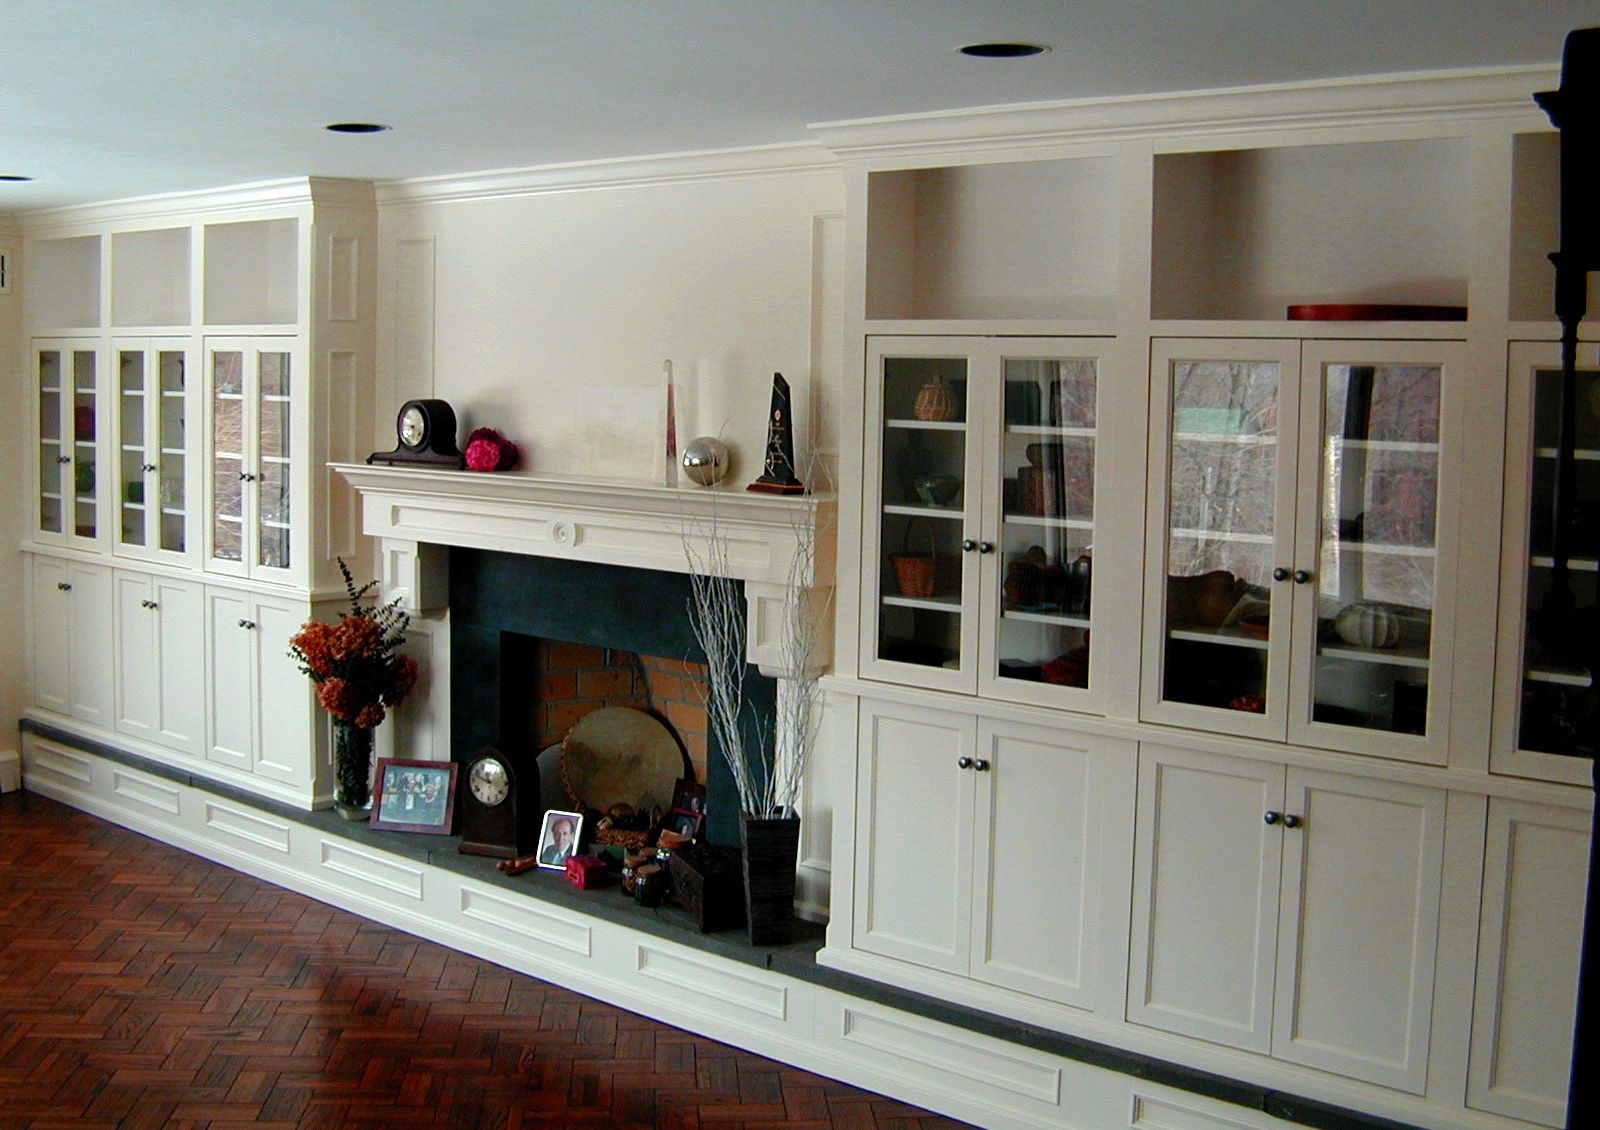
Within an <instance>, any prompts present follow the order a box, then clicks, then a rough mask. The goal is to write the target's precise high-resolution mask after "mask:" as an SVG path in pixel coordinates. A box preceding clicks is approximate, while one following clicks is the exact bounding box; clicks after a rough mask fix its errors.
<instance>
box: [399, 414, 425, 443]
mask: <svg viewBox="0 0 1600 1130" xmlns="http://www.w3.org/2000/svg"><path fill="white" fill-rule="evenodd" d="M427 423H428V421H427V418H426V417H425V416H424V415H423V414H422V407H421V406H420V405H417V404H410V405H407V406H406V409H405V411H403V412H401V413H400V442H401V443H403V444H405V445H406V446H407V447H420V446H421V445H422V437H423V435H424V434H426V432H427Z"/></svg>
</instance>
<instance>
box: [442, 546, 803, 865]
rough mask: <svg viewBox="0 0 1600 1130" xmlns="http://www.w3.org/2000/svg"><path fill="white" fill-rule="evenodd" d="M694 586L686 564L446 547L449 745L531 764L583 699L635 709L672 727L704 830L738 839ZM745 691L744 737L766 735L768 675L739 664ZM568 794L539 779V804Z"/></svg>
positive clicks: (456, 754) (723, 839) (773, 690)
mask: <svg viewBox="0 0 1600 1130" xmlns="http://www.w3.org/2000/svg"><path fill="white" fill-rule="evenodd" d="M689 596H690V589H689V578H688V576H687V574H682V573H668V572H663V571H660V570H653V569H636V568H630V567H626V566H620V565H605V564H598V563H593V562H579V561H570V560H565V559H560V558H548V557H532V556H524V555H521V554H510V553H497V552H492V551H488V550H475V549H460V548H452V549H451V551H450V717H451V722H450V748H451V757H452V758H453V759H454V760H455V761H457V762H458V763H463V764H464V763H465V762H467V761H469V760H471V758H472V757H473V756H475V755H476V754H477V752H478V751H479V750H481V749H482V748H483V747H484V746H487V745H493V746H495V747H496V748H498V749H500V750H501V751H502V752H503V753H506V754H507V755H509V756H513V757H517V758H519V759H521V758H526V759H528V763H529V764H533V763H534V762H533V759H535V758H538V756H539V754H540V753H541V752H542V751H543V750H545V749H547V748H549V747H550V746H551V745H554V744H556V743H559V742H560V740H561V738H562V737H564V736H565V734H566V732H567V731H568V730H570V729H571V727H572V725H573V724H574V723H575V722H576V721H577V720H578V719H579V718H581V717H582V716H583V715H585V714H587V713H589V712H590V711H592V710H594V709H598V708H600V707H602V706H631V707H635V708H638V709H642V710H645V711H646V712H647V713H651V714H653V715H655V716H656V717H657V718H659V719H660V720H662V721H663V722H664V723H665V724H666V725H667V726H668V727H669V729H671V730H672V732H673V733H674V734H675V736H676V737H677V739H678V741H679V743H680V745H681V747H682V749H683V751H684V753H685V754H686V755H687V756H688V759H689V762H690V764H691V765H692V766H693V767H694V769H695V775H696V778H697V779H698V780H699V781H700V782H701V783H703V784H705V786H706V794H707V795H706V822H707V836H708V838H709V839H710V840H711V841H712V842H714V843H722V844H736V843H738V842H739V824H738V814H739V799H738V793H737V790H736V789H735V787H734V784H733V775H732V773H731V772H730V771H729V770H728V767H727V764H726V762H725V759H724V758H723V756H722V753H721V750H720V749H719V748H718V743H717V739H716V738H715V736H714V735H711V734H710V733H709V732H708V729H709V727H708V726H707V723H706V712H705V706H704V699H703V696H702V694H701V690H700V684H701V683H703V680H704V678H705V654H704V652H703V651H701V649H700V647H699V644H698V643H697V642H696V641H695V638H694V632H693V629H692V627H691V625H690V622H689V612H688V602H689ZM745 698H746V704H747V712H746V713H747V717H746V718H745V719H744V733H743V734H742V735H741V737H742V740H743V744H744V746H745V748H746V749H754V748H759V747H760V744H761V743H762V742H765V743H766V744H767V745H769V746H770V742H771V736H770V731H771V727H772V725H773V719H774V718H775V716H776V706H777V682H776V680H774V679H771V678H769V677H767V676H765V675H762V674H761V673H760V672H759V671H758V670H756V669H755V668H753V667H752V668H749V669H747V671H746V675H745ZM541 768H543V765H542V763H541ZM541 777H542V778H544V777H545V774H543V773H541ZM566 803H567V800H566V796H565V793H564V792H562V791H556V790H552V789H550V788H547V787H545V786H544V784H543V783H541V788H540V805H541V807H543V808H560V807H563V806H564V805H565V804H566Z"/></svg>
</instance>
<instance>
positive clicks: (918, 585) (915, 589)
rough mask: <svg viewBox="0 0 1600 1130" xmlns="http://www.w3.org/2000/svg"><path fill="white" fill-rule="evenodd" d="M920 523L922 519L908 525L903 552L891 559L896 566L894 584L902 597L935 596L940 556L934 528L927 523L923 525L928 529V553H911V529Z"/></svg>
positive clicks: (902, 547) (893, 555)
mask: <svg viewBox="0 0 1600 1130" xmlns="http://www.w3.org/2000/svg"><path fill="white" fill-rule="evenodd" d="M919 521H922V519H920V518H913V519H911V521H909V522H907V523H906V530H905V537H904V539H903V541H902V543H901V551H900V552H899V553H896V554H891V555H890V557H889V563H890V564H891V565H893V566H894V582H895V585H896V586H897V587H898V588H899V589H900V595H901V596H915V597H929V596H932V595H933V591H934V588H935V587H936V574H937V572H938V568H939V554H938V549H937V547H936V544H935V541H934V536H933V527H932V526H931V525H929V524H928V523H927V522H923V525H924V526H927V527H928V552H927V553H926V554H917V553H912V552H911V527H912V526H915V525H916V524H917V523H918V522H919Z"/></svg>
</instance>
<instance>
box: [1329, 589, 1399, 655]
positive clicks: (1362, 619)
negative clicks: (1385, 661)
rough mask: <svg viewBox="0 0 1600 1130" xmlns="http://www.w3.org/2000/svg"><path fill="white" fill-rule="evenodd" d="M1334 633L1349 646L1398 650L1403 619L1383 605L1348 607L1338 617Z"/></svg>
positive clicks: (1349, 605) (1366, 604)
mask: <svg viewBox="0 0 1600 1130" xmlns="http://www.w3.org/2000/svg"><path fill="white" fill-rule="evenodd" d="M1333 630H1334V634H1336V635H1337V636H1338V637H1339V638H1340V639H1341V640H1343V641H1344V642H1345V643H1348V644H1354V645H1355V646H1356V647H1364V648H1369V649H1371V648H1382V647H1394V646H1395V645H1396V644H1397V643H1399V642H1400V617H1399V616H1397V615H1395V613H1394V610H1393V609H1391V608H1388V607H1386V606H1385V605H1382V604H1375V603H1372V602H1367V601H1364V602H1362V603H1359V604H1347V605H1345V606H1344V607H1343V608H1341V609H1339V615H1337V616H1336V617H1334V620H1333Z"/></svg>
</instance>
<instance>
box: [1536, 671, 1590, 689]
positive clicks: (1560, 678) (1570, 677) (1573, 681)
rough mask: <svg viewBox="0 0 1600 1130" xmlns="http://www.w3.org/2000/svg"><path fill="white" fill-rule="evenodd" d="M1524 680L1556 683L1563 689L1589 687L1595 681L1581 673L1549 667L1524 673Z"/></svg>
mask: <svg viewBox="0 0 1600 1130" xmlns="http://www.w3.org/2000/svg"><path fill="white" fill-rule="evenodd" d="M1523 678H1525V679H1527V681H1528V682H1530V683H1554V684H1556V685H1557V686H1562V687H1587V686H1589V684H1590V683H1592V682H1593V681H1594V680H1593V679H1592V678H1590V676H1589V675H1587V674H1585V673H1583V672H1581V671H1575V670H1566V669H1563V670H1559V671H1558V670H1554V669H1552V668H1548V667H1530V668H1528V670H1527V671H1526V672H1524V673H1523Z"/></svg>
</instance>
